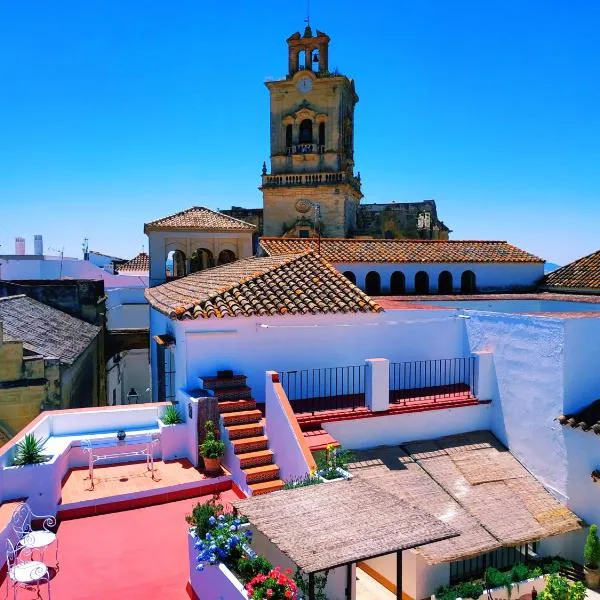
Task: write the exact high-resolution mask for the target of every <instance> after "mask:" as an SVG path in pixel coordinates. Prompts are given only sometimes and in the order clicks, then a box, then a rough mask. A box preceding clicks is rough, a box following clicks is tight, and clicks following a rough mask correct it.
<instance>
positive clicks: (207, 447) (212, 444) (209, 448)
mask: <svg viewBox="0 0 600 600" xmlns="http://www.w3.org/2000/svg"><path fill="white" fill-rule="evenodd" d="M204 431H205V432H206V436H205V438H204V441H203V442H202V443H201V444H200V454H202V456H204V458H221V456H223V454H225V444H224V443H223V442H222V441H221V440H218V439H217V438H216V436H215V425H214V423H213V422H212V421H206V424H205V425H204Z"/></svg>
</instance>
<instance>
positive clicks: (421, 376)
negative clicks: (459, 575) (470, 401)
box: [390, 356, 475, 404]
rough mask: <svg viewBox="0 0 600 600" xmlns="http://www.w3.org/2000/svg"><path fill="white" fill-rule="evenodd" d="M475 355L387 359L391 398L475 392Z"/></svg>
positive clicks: (407, 399)
mask: <svg viewBox="0 0 600 600" xmlns="http://www.w3.org/2000/svg"><path fill="white" fill-rule="evenodd" d="M474 388H475V357H473V356H463V357H459V358H440V359H436V360H417V361H413V362H399V363H390V402H395V403H404V404H406V403H408V402H410V401H411V400H414V399H416V398H424V397H426V398H427V399H433V400H436V399H438V398H453V397H456V396H461V395H464V394H465V393H466V392H471V393H474Z"/></svg>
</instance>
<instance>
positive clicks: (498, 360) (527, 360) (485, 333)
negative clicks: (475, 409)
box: [465, 311, 567, 499]
mask: <svg viewBox="0 0 600 600" xmlns="http://www.w3.org/2000/svg"><path fill="white" fill-rule="evenodd" d="M465 324H466V329H467V336H468V343H469V349H470V350H471V351H476V350H487V351H490V352H492V353H493V357H494V372H495V376H496V387H495V391H494V394H493V398H492V404H491V407H492V418H491V429H492V431H493V432H494V434H495V435H496V436H497V437H498V438H499V439H500V440H501V441H502V442H503V443H504V444H506V445H507V446H508V447H509V448H510V450H511V452H512V453H513V454H514V455H515V456H516V457H517V458H518V459H519V460H521V462H523V463H524V464H525V466H526V467H527V468H528V469H529V470H530V471H532V472H533V473H534V475H535V476H536V477H537V478H538V479H540V480H541V481H542V482H543V483H544V484H545V485H546V487H548V488H549V489H550V490H552V491H554V492H555V493H556V494H557V495H558V496H559V497H561V498H563V499H564V498H565V497H566V494H567V485H566V483H567V456H566V451H565V445H564V440H563V432H562V428H561V426H560V425H559V424H558V422H557V421H555V418H556V417H557V416H558V415H560V414H561V413H562V404H563V390H564V364H565V359H564V352H565V329H564V322H563V320H561V319H554V318H546V317H535V316H530V315H510V314H502V313H485V312H477V311H473V312H469V319H465Z"/></svg>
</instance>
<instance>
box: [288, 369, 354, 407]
mask: <svg viewBox="0 0 600 600" xmlns="http://www.w3.org/2000/svg"><path fill="white" fill-rule="evenodd" d="M279 377H280V381H281V384H282V386H283V389H284V390H285V393H286V394H287V397H288V399H289V401H290V404H291V406H292V408H293V409H294V412H295V413H313V414H314V413H315V412H317V411H320V410H339V409H352V410H354V409H356V408H359V407H361V406H364V405H365V365H357V366H349V367H330V368H322V369H302V370H298V371H283V372H281V373H280V374H279Z"/></svg>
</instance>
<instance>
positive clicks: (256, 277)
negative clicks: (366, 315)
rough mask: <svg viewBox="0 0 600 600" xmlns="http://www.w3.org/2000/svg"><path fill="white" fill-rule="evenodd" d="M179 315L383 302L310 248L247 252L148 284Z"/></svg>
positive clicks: (338, 309)
mask: <svg viewBox="0 0 600 600" xmlns="http://www.w3.org/2000/svg"><path fill="white" fill-rule="evenodd" d="M145 294H146V298H147V299H148V302H149V303H150V305H151V306H152V307H154V308H155V309H157V310H159V311H160V312H162V313H164V314H166V315H168V316H169V317H171V318H174V319H198V318H202V319H209V318H211V317H218V318H220V317H237V316H246V317H248V316H252V315H262V316H270V315H285V314H293V315H298V314H307V313H311V314H316V313H326V314H331V313H356V312H373V313H376V312H381V311H382V310H383V309H382V308H381V306H379V304H377V303H376V302H374V301H373V300H371V298H369V297H368V296H367V295H366V294H365V293H364V292H362V291H361V290H359V289H358V288H357V287H356V286H354V285H353V284H352V283H351V282H350V281H348V280H347V279H346V278H345V277H344V276H343V275H342V274H341V273H339V272H338V271H337V270H336V269H335V268H334V267H332V266H331V265H330V264H328V263H326V262H325V261H324V260H322V259H320V258H317V257H316V256H314V255H313V254H311V253H307V254H302V255H297V254H294V255H282V256H275V257H264V258H245V259H242V260H238V261H236V262H233V263H230V264H227V265H223V266H220V267H215V268H213V269H206V270H204V271H200V272H198V273H193V274H191V275H188V276H187V277H183V278H181V279H177V280H175V281H171V282H169V283H164V284H162V285H159V286H157V287H153V288H149V289H147V290H146V292H145Z"/></svg>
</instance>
